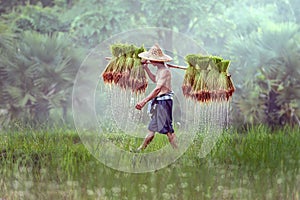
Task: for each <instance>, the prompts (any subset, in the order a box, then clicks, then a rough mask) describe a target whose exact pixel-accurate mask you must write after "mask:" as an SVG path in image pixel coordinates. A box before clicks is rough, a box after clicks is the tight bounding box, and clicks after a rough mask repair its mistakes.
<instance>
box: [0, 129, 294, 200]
mask: <svg viewBox="0 0 300 200" xmlns="http://www.w3.org/2000/svg"><path fill="white" fill-rule="evenodd" d="M120 135H121V134H120ZM0 138H1V139H0V164H1V165H0V199H1V200H4V199H5V200H8V199H130V200H134V199H251V200H254V199H258V200H261V199H270V200H273V199H300V171H299V166H300V148H299V144H300V131H299V129H298V128H289V127H284V128H280V129H276V130H271V129H269V128H266V127H264V126H257V127H250V128H248V129H247V131H246V130H244V131H238V130H232V129H231V130H228V131H226V132H224V133H223V135H222V136H221V138H220V139H219V140H218V142H217V144H216V145H215V147H214V148H213V150H212V152H210V154H208V155H207V156H206V157H205V158H200V157H199V149H200V147H201V142H202V138H201V136H200V135H199V136H197V138H195V140H194V143H193V144H192V145H191V146H190V147H189V148H188V150H187V151H186V152H185V153H184V154H183V156H181V157H180V158H179V159H178V160H177V161H175V162H174V163H173V164H171V165H169V166H167V167H165V168H163V169H161V170H157V171H155V172H149V173H141V174H132V173H125V172H120V171H116V170H113V169H111V168H108V167H106V166H105V165H104V164H102V163H101V162H99V161H98V160H97V159H95V158H94V157H93V156H92V155H91V154H90V153H89V152H88V150H87V149H86V148H85V146H84V145H83V144H82V143H81V140H80V137H79V136H78V134H77V132H76V131H75V130H72V129H70V128H51V129H50V128H44V129H30V128H26V129H22V128H20V127H19V128H14V129H13V130H6V131H4V130H2V131H1V137H0ZM110 139H111V140H114V139H115V141H116V143H119V144H120V145H121V146H122V144H124V145H123V148H131V147H130V146H132V145H136V147H137V145H139V143H140V142H142V140H141V141H138V142H136V141H130V140H131V139H127V138H125V137H118V136H117V135H114V136H112V137H110ZM127 144H130V145H127ZM165 144H168V141H167V138H166V137H165V136H163V135H157V137H155V139H154V141H153V142H152V143H151V144H150V146H149V151H150V150H155V149H158V148H161V146H162V145H165ZM134 147H135V146H134ZM128 150H129V149H128Z"/></svg>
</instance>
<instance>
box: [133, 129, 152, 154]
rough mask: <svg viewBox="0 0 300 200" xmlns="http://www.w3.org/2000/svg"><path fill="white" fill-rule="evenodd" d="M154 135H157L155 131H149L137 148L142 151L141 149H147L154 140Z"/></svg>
mask: <svg viewBox="0 0 300 200" xmlns="http://www.w3.org/2000/svg"><path fill="white" fill-rule="evenodd" d="M154 135H155V132H153V131H149V133H148V134H147V136H146V137H145V139H144V142H143V144H142V145H141V146H140V147H139V148H138V149H137V150H139V151H140V150H143V149H145V148H146V147H147V146H148V145H149V144H150V142H151V141H152V140H153V138H154Z"/></svg>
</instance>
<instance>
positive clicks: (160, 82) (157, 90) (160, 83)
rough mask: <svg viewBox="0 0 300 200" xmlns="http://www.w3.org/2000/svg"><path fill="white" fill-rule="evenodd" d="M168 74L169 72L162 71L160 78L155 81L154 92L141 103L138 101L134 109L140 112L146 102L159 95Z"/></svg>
mask: <svg viewBox="0 0 300 200" xmlns="http://www.w3.org/2000/svg"><path fill="white" fill-rule="evenodd" d="M169 73H170V72H169V71H167V70H165V71H163V73H162V74H161V76H160V79H159V80H157V84H156V87H155V88H154V90H152V92H151V93H150V94H149V95H148V96H147V97H145V98H144V99H143V100H142V101H140V102H139V103H137V104H136V106H135V108H136V109H138V110H141V109H142V108H143V107H144V106H145V104H146V103H147V102H148V101H150V100H151V99H153V98H155V97H156V96H157V95H158V94H159V93H160V91H161V89H162V88H163V87H164V85H165V82H166V78H167V76H168V74H169Z"/></svg>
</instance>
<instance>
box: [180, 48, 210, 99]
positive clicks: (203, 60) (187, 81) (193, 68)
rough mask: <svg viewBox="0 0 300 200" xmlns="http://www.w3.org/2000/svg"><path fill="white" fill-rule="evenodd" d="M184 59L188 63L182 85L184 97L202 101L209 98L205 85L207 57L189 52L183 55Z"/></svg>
mask: <svg viewBox="0 0 300 200" xmlns="http://www.w3.org/2000/svg"><path fill="white" fill-rule="evenodd" d="M185 60H186V62H187V63H188V68H187V70H186V73H185V77H184V81H183V85H182V91H183V94H184V95H185V96H186V97H191V98H193V99H195V100H197V101H202V102H204V101H206V100H207V99H209V97H208V92H207V86H206V75H207V68H208V66H209V58H208V57H207V56H203V55H200V54H199V55H198V54H190V55H187V56H186V57H185Z"/></svg>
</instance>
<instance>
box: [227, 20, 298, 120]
mask: <svg viewBox="0 0 300 200" xmlns="http://www.w3.org/2000/svg"><path fill="white" fill-rule="evenodd" d="M298 32H299V26H297V25H296V24H290V23H282V24H274V23H268V24H266V25H265V26H264V29H262V30H261V31H260V32H256V33H251V34H250V35H249V36H248V37H246V38H243V39H242V40H241V39H238V38H235V40H233V41H232V42H229V43H228V49H229V51H231V54H234V55H235V56H236V58H237V60H238V63H239V67H240V68H238V70H237V73H244V74H248V75H249V76H248V77H246V78H245V76H242V77H243V78H244V82H243V83H241V82H242V80H239V81H240V83H239V84H238V86H237V88H238V89H239V90H237V92H239V91H240V94H241V96H240V97H237V98H236V99H235V106H236V108H237V110H238V111H239V112H240V113H241V115H242V116H245V118H246V119H245V122H250V123H255V122H256V123H261V122H265V123H267V124H269V125H271V126H274V125H283V124H287V123H289V124H299V120H298V118H299V114H300V108H299V106H300V101H299V98H300V81H298V77H299V75H300V70H299V66H300V54H299V51H300V49H299V39H298V38H299V35H298ZM245 72H246V73H245ZM253 77H254V78H253ZM253 119H256V120H253ZM299 125H300V124H299Z"/></svg>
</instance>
